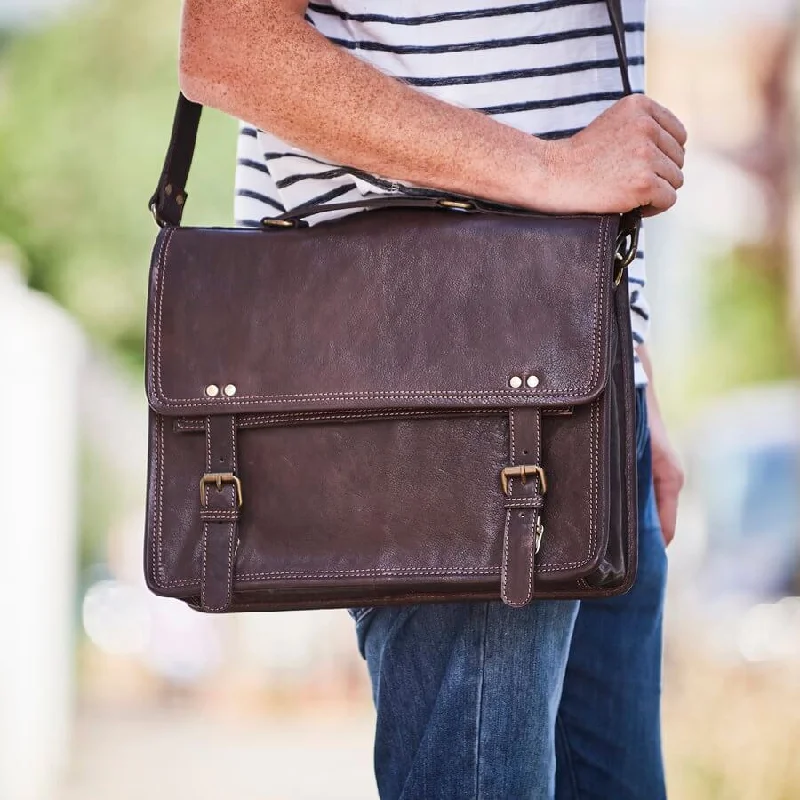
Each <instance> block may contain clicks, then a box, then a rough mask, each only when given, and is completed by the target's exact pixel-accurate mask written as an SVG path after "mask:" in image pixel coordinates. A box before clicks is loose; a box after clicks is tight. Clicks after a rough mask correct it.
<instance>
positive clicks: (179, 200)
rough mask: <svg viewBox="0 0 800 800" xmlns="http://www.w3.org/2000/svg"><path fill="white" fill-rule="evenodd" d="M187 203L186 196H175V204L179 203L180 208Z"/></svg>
mask: <svg viewBox="0 0 800 800" xmlns="http://www.w3.org/2000/svg"><path fill="white" fill-rule="evenodd" d="M185 201H186V196H185V195H182V194H179V195H176V196H175V202H176V203H177V204H178V205H179V206H182V205H183V204H184V202H185Z"/></svg>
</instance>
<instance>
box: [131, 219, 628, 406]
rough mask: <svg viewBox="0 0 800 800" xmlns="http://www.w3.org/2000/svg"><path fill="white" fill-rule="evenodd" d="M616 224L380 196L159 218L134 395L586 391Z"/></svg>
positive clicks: (495, 396)
mask: <svg viewBox="0 0 800 800" xmlns="http://www.w3.org/2000/svg"><path fill="white" fill-rule="evenodd" d="M377 214H380V215H381V217H382V222H383V225H382V226H381V227H380V228H379V229H376V226H375V225H374V220H375V216H376V215H377ZM367 218H369V219H367ZM618 222H619V218H618V217H617V216H576V217H548V216H541V215H530V216H520V217H502V216H500V215H493V214H486V215H479V216H478V215H476V216H470V217H465V218H460V215H457V214H446V215H445V214H441V213H437V212H427V211H419V210H393V211H391V212H370V213H369V214H358V215H354V216H352V217H348V218H346V219H343V220H338V221H337V222H335V223H329V224H323V225H319V226H316V227H314V228H311V229H304V230H290V231H285V232H283V231H280V232H263V231H254V230H247V229H215V228H210V229H202V228H194V229H192V228H166V229H165V230H163V231H162V233H161V234H160V236H159V238H158V240H157V242H156V246H155V248H154V251H153V260H152V265H151V273H150V291H149V302H148V325H147V353H146V384H147V396H148V402H149V404H150V406H151V408H152V409H153V410H154V411H156V412H157V413H159V414H164V415H168V416H198V415H202V416H206V415H214V414H231V413H237V414H238V413H248V412H249V413H264V412H282V413H295V412H303V411H315V410H316V411H319V410H327V411H357V410H362V409H397V408H403V409H442V408H467V409H468V408H484V409H485V408H515V407H520V408H521V407H528V406H542V407H550V408H556V407H560V406H568V405H578V404H582V403H586V402H590V401H591V400H593V399H594V398H596V397H597V396H598V394H599V393H600V392H601V391H602V390H603V389H604V387H605V385H606V382H607V380H608V354H609V349H610V348H609V325H608V320H609V317H610V303H611V299H612V297H613V291H614V289H613V284H612V275H611V273H612V269H613V243H614V241H615V236H616V232H617V227H618ZM378 231H379V232H378ZM476 252H482V253H486V254H487V255H488V256H489V258H488V259H476V258H475V255H474V254H475V253H476ZM476 285H479V286H482V287H485V291H482V292H475V291H474V287H475V286H476ZM467 289H469V291H467Z"/></svg>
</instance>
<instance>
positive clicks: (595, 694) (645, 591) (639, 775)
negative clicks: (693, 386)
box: [556, 392, 667, 800]
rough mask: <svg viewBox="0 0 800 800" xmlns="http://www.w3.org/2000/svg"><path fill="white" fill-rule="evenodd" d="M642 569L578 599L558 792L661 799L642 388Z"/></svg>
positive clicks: (590, 798)
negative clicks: (631, 581) (613, 589)
mask: <svg viewBox="0 0 800 800" xmlns="http://www.w3.org/2000/svg"><path fill="white" fill-rule="evenodd" d="M638 406H639V419H638V421H637V429H638V431H637V432H638V451H639V452H638V478H639V572H638V576H637V579H636V584H635V586H634V587H633V589H631V591H630V592H629V593H628V594H626V595H624V596H622V597H612V598H608V599H603V600H587V601H584V602H582V603H581V607H580V611H579V613H578V618H577V620H576V622H575V631H574V635H573V640H572V646H571V650H570V655H569V661H568V663H567V672H566V677H565V681H564V692H563V695H562V699H561V705H560V707H559V711H558V719H557V723H556V725H557V731H556V743H557V779H556V786H557V789H556V797H557V798H558V800H609V799H610V798H613V800H660V799H662V798H665V797H666V789H665V787H664V768H663V763H662V756H661V715H660V702H661V645H662V614H663V604H664V589H665V583H666V570H667V567H666V554H665V551H664V543H663V540H662V538H661V530H660V527H659V523H658V515H657V513H656V508H655V498H654V494H653V482H652V471H651V463H650V441H649V435H648V433H647V424H646V411H645V406H644V398H643V392H640V393H639V403H638Z"/></svg>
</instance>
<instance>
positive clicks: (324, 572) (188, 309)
mask: <svg viewBox="0 0 800 800" xmlns="http://www.w3.org/2000/svg"><path fill="white" fill-rule="evenodd" d="M608 6H609V11H610V17H611V21H612V26H611V32H612V33H613V35H614V40H615V44H616V48H617V52H618V54H619V61H620V70H621V74H622V80H623V87H624V90H625V92H626V93H628V92H630V84H629V80H628V74H627V61H626V58H625V49H624V33H623V30H624V29H623V25H622V18H621V14H620V9H619V3H618V2H613V1H612V0H609V2H608ZM200 111H201V107H200V106H198V105H196V104H195V103H192V102H190V101H188V100H187V99H186V98H184V97H182V96H181V97H180V99H179V102H178V109H177V112H176V117H175V123H174V128H173V133H172V141H171V144H170V148H169V151H168V153H167V157H166V161H165V164H164V170H163V172H162V175H161V178H160V181H159V184H158V187H157V189H156V193H155V195H154V196H153V198H152V200H151V209H152V210H153V212H154V214H155V216H156V219H157V221H158V222H159V223H160V224H161V226H162V230H161V232H160V234H159V236H158V239H157V241H156V245H155V248H154V252H153V259H152V266H151V273H150V287H149V301H148V319H147V354H146V373H147V376H146V383H147V397H148V401H149V405H150V418H149V419H150V422H149V478H148V496H147V530H146V542H145V572H146V576H147V582H148V585H149V587H150V589H152V591H154V592H155V593H157V594H159V595H165V596H170V597H177V598H181V599H182V600H184V601H185V602H187V603H188V604H189V605H191V606H193V607H194V608H196V609H199V610H201V611H209V612H224V611H247V610H285V609H301V608H326V607H328V608H330V607H345V606H374V605H381V604H387V603H408V602H433V601H456V600H457V601H462V600H476V599H483V600H486V599H502V600H503V601H504V602H505V603H507V604H509V605H511V606H524V605H525V604H527V603H529V602H530V601H531V600H532V599H533V598H539V597H550V598H559V597H563V598H578V597H579V598H588V597H597V596H605V595H612V594H618V593H621V592H624V591H626V590H627V589H628V588H630V586H631V584H632V582H633V579H634V575H635V569H636V469H635V436H634V422H635V420H634V415H635V404H634V385H633V348H632V342H631V331H630V318H629V307H628V288H627V275H626V267H627V266H628V264H629V263H630V260H631V259H632V258H633V256H634V253H635V250H636V239H637V234H638V225H639V216H638V214H636V213H631V214H627V215H622V216H620V215H605V216H602V215H600V216H597V215H595V216H592V215H581V216H547V215H541V214H535V213H531V212H528V211H525V210H522V209H517V208H512V207H506V206H498V205H494V204H488V203H485V202H482V201H479V200H473V199H465V198H453V197H452V196H443V195H438V196H436V197H434V196H420V195H417V196H414V197H396V196H394V197H383V198H371V199H365V200H363V201H359V202H356V203H350V204H348V203H345V204H338V205H330V204H329V205H325V206H317V207H303V208H299V209H294V210H293V211H290V212H288V213H287V214H284V215H283V216H282V217H278V218H271V219H265V220H263V223H262V226H261V228H260V229H244V228H242V229H224V228H184V227H180V220H181V212H182V210H183V206H184V203H185V200H186V191H185V186H186V180H187V176H188V172H189V167H190V164H191V159H192V155H193V151H194V143H195V137H196V132H197V126H198V123H199V120H200ZM353 207H356V208H363V209H369V210H368V211H365V213H354V214H350V215H347V216H345V217H343V218H338V219H336V220H334V221H325V222H321V223H320V224H318V225H313V226H310V225H309V224H308V220H309V219H310V218H311V217H312V216H313V215H314V214H317V213H321V212H330V211H334V210H341V209H349V208H353Z"/></svg>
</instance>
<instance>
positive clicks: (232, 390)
mask: <svg viewBox="0 0 800 800" xmlns="http://www.w3.org/2000/svg"><path fill="white" fill-rule="evenodd" d="M222 391H223V392H225V397H233V396H234V395H235V394H236V387H235V386H234V385H233V384H232V383H229V384H228V385H227V386H226V387H225V388H224V389H223V390H222Z"/></svg>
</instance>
